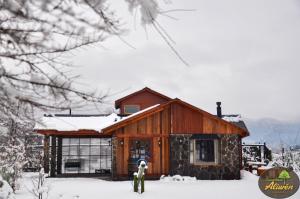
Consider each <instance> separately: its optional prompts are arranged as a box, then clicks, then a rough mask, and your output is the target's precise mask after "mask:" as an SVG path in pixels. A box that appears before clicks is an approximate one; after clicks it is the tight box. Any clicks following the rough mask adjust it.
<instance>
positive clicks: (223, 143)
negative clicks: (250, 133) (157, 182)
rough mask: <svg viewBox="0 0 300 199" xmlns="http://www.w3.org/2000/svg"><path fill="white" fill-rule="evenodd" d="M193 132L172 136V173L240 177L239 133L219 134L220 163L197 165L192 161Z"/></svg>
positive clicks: (220, 177)
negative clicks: (191, 144) (191, 143)
mask: <svg viewBox="0 0 300 199" xmlns="http://www.w3.org/2000/svg"><path fill="white" fill-rule="evenodd" d="M191 136H192V134H180V135H171V136H170V156H171V157H170V160H171V166H170V174H171V175H177V174H178V175H183V176H195V177H196V178H197V179H203V180H217V179H219V180H222V179H226V180H233V179H240V166H241V165H240V164H241V138H240V136H239V135H232V134H231V135H221V134H219V135H217V136H218V140H219V150H218V153H219V157H220V158H219V163H218V164H215V165H195V164H193V163H190V142H191V141H192V139H191Z"/></svg>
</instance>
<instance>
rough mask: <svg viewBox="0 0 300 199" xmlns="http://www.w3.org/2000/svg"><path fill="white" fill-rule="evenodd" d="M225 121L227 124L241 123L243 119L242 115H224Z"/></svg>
mask: <svg viewBox="0 0 300 199" xmlns="http://www.w3.org/2000/svg"><path fill="white" fill-rule="evenodd" d="M222 119H223V120H226V121H227V122H241V121H243V120H242V117H241V115H224V116H223V117H222Z"/></svg>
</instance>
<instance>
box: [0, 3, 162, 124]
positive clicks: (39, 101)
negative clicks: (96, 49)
mask: <svg viewBox="0 0 300 199" xmlns="http://www.w3.org/2000/svg"><path fill="white" fill-rule="evenodd" d="M125 1H126V2H127V3H128V5H129V8H130V9H140V12H141V16H142V18H141V21H142V22H143V23H144V24H147V23H151V22H153V21H154V20H155V18H156V16H157V13H158V10H159V8H158V4H157V3H156V1H155V0H147V1H144V0H125ZM108 2H109V1H105V0H0V125H5V124H7V123H9V121H10V119H14V120H21V121H24V120H27V119H33V112H34V109H35V108H38V109H47V110H49V109H68V108H70V107H71V106H74V105H76V106H79V105H82V104H83V103H86V102H92V103H101V102H103V98H104V97H105V94H103V93H98V92H96V91H93V92H86V91H82V90H79V89H76V86H74V85H76V81H75V80H76V78H77V76H74V75H72V73H71V69H70V66H69V65H68V64H67V63H66V62H65V61H64V59H63V57H62V55H63V54H64V53H65V52H70V51H72V50H75V49H77V48H80V47H83V46H87V45H91V44H94V43H95V42H101V41H103V40H105V39H106V38H107V37H109V36H112V35H114V36H118V37H119V36H120V34H121V33H122V31H123V28H121V24H120V19H118V17H117V16H116V14H115V12H113V11H112V10H111V9H110V7H109V4H108Z"/></svg>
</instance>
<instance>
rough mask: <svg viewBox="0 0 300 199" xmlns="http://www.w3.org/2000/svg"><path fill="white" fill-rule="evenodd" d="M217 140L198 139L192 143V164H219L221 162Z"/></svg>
mask: <svg viewBox="0 0 300 199" xmlns="http://www.w3.org/2000/svg"><path fill="white" fill-rule="evenodd" d="M218 145H219V141H218V140H217V139H196V140H192V141H191V143H190V163H191V164H217V163H218V162H219V152H218V151H219V150H218V148H219V147H218Z"/></svg>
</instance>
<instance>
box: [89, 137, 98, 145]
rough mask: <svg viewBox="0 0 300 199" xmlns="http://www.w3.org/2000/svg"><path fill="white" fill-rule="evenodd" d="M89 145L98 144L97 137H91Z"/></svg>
mask: <svg viewBox="0 0 300 199" xmlns="http://www.w3.org/2000/svg"><path fill="white" fill-rule="evenodd" d="M91 145H100V139H99V138H91Z"/></svg>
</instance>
